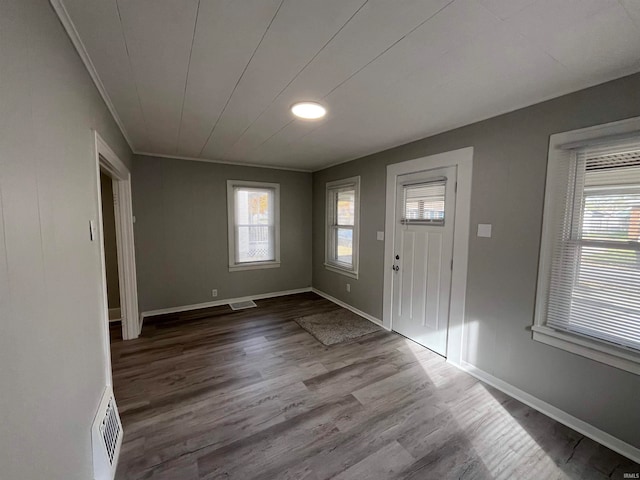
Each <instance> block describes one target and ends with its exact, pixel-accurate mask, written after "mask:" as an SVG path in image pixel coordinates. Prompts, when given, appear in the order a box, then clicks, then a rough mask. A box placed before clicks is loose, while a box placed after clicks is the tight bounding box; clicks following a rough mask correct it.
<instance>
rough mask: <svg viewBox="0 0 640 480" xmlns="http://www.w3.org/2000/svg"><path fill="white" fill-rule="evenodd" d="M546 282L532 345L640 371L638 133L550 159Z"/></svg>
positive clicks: (577, 145) (578, 145)
mask: <svg viewBox="0 0 640 480" xmlns="http://www.w3.org/2000/svg"><path fill="white" fill-rule="evenodd" d="M552 148H553V146H552ZM540 282H541V283H539V298H538V302H537V312H536V325H535V326H534V327H533V331H534V339H536V340H539V341H543V342H545V343H549V344H551V345H554V346H558V347H561V348H565V349H567V350H570V351H572V352H574V353H579V354H581V355H584V356H587V357H589V358H593V359H596V360H599V361H602V362H604V363H608V364H610V365H614V366H617V367H619V368H622V369H625V370H629V371H633V372H636V373H640V132H637V133H636V134H625V135H618V136H608V137H605V138H591V139H587V140H582V141H579V142H574V143H570V144H567V145H564V146H561V147H560V148H559V149H557V151H556V152H555V154H550V158H549V171H548V177H547V196H546V200H545V217H544V232H543V246H542V255H541V265H540Z"/></svg>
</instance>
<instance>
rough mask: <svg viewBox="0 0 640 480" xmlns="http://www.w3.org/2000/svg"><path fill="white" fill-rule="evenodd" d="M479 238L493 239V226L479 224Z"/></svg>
mask: <svg viewBox="0 0 640 480" xmlns="http://www.w3.org/2000/svg"><path fill="white" fill-rule="evenodd" d="M478 236H479V237H486V238H491V224H490V223H479V224H478Z"/></svg>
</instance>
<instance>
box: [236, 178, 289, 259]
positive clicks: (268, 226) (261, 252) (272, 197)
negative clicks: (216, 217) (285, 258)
mask: <svg viewBox="0 0 640 480" xmlns="http://www.w3.org/2000/svg"><path fill="white" fill-rule="evenodd" d="M227 209H228V220H229V232H228V233H229V271H236V270H249V269H258V268H274V267H279V266H280V225H279V215H280V185H278V184H277V183H257V182H242V181H237V180H228V181H227Z"/></svg>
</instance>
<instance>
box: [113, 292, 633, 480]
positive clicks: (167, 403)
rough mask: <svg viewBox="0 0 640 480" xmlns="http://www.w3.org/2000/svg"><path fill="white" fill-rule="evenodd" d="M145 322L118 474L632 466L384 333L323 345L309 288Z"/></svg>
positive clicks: (132, 350)
mask: <svg viewBox="0 0 640 480" xmlns="http://www.w3.org/2000/svg"><path fill="white" fill-rule="evenodd" d="M256 303H257V304H258V308H254V309H249V310H244V311H238V312H232V311H231V310H230V309H229V308H228V307H226V306H225V307H216V308H211V309H207V310H201V311H198V312H187V313H184V314H175V315H167V316H165V317H164V318H156V319H154V321H153V323H151V322H147V324H145V327H144V329H143V332H142V336H141V338H139V339H137V340H133V341H130V342H122V340H121V339H120V336H119V334H118V329H117V328H116V327H114V328H112V357H113V377H114V388H115V394H116V399H117V402H118V405H119V408H120V413H121V417H122V422H123V425H124V431H125V437H124V443H123V446H122V451H121V456H120V463H119V467H118V474H117V478H118V479H156V480H157V479H167V480H191V479H240V480H249V479H278V480H280V479H282V480H289V479H304V480H321V479H328V478H333V479H339V480H345V479H353V480H356V479H357V480H360V479H376V480H377V479H392V478H393V479H421V480H422V479H449V478H451V479H472V478H477V479H489V478H504V479H529V478H531V479H552V478H553V479H555V478H558V479H565V478H570V479H574V478H575V479H606V478H623V474H624V473H630V472H640V466H639V465H637V464H635V463H633V462H631V461H629V460H627V459H625V458H624V457H622V456H620V455H618V454H616V453H614V452H612V451H610V450H608V449H607V448H605V447H603V446H600V445H599V444H597V443H595V442H593V441H592V440H590V439H588V438H585V437H584V436H582V435H580V434H579V433H576V432H575V431H573V430H571V429H569V428H567V427H565V426H563V425H561V424H559V423H557V422H555V421H553V420H551V419H549V418H548V417H545V416H544V415H542V414H540V413H538V412H536V411H535V410H533V409H531V408H529V407H527V406H525V405H523V404H522V403H520V402H518V401H516V400H514V399H512V398H510V397H508V396H507V395H505V394H503V393H501V392H499V391H497V390H495V389H493V388H491V387H489V386H487V385H484V384H483V383H481V382H479V381H477V380H475V379H474V378H473V377H471V376H469V375H467V374H466V373H463V372H461V371H459V370H457V369H456V368H454V367H452V366H451V365H448V364H447V363H445V361H444V360H443V359H442V358H441V357H440V356H438V355H436V354H434V353H432V352H430V351H429V350H426V349H424V348H422V347H420V346H419V345H416V344H415V343H413V342H411V341H409V340H407V339H405V338H404V337H402V336H400V335H397V334H395V333H389V332H379V333H373V334H370V335H367V336H366V337H362V338H361V339H359V341H355V342H352V343H350V344H343V345H337V346H332V347H325V346H323V345H322V344H320V343H319V342H317V341H316V340H315V339H314V338H313V337H312V336H311V335H309V334H308V333H307V332H305V331H304V330H302V329H301V328H300V327H299V326H298V325H297V324H296V323H295V322H294V321H293V319H294V318H296V317H299V316H304V315H308V314H312V313H318V312H322V311H330V310H334V309H336V308H340V307H337V306H336V305H334V304H332V303H330V302H328V301H327V300H325V299H323V298H321V297H319V296H317V295H315V294H312V293H309V294H300V295H292V296H289V297H280V298H274V299H268V300H261V301H257V302H256Z"/></svg>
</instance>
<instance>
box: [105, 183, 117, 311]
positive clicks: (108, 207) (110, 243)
mask: <svg viewBox="0 0 640 480" xmlns="http://www.w3.org/2000/svg"><path fill="white" fill-rule="evenodd" d="M100 188H101V190H102V226H103V227H102V233H103V238H104V261H105V268H106V271H107V301H108V304H109V308H110V309H111V308H120V279H119V278H118V245H117V242H116V215H115V211H114V208H113V180H111V177H109V176H108V175H106V174H105V173H103V172H100Z"/></svg>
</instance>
